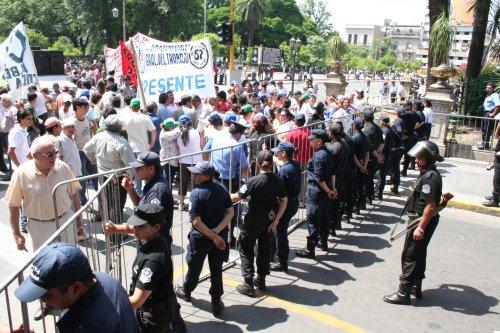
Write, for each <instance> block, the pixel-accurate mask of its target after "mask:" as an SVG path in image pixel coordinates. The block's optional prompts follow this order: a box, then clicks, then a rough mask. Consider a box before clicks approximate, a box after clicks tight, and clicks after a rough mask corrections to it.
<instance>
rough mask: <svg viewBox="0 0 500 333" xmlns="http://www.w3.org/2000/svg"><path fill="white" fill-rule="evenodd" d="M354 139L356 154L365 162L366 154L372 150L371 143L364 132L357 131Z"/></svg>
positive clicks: (353, 136)
mask: <svg viewBox="0 0 500 333" xmlns="http://www.w3.org/2000/svg"><path fill="white" fill-rule="evenodd" d="M352 140H353V141H354V154H355V155H356V157H357V158H358V160H359V161H360V162H362V163H363V162H364V160H365V154H366V153H367V152H369V151H370V145H369V144H368V140H366V137H365V135H364V134H363V133H360V132H357V131H356V132H355V133H354V134H353V135H352Z"/></svg>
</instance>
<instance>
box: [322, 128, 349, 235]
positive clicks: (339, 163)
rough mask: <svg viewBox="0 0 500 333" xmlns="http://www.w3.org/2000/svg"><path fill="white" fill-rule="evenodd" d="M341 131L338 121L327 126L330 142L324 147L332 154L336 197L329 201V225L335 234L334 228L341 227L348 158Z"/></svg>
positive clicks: (331, 233) (331, 231)
mask: <svg viewBox="0 0 500 333" xmlns="http://www.w3.org/2000/svg"><path fill="white" fill-rule="evenodd" d="M341 132H342V126H341V125H339V124H338V123H333V124H331V125H330V127H329V128H328V135H329V137H330V140H331V142H328V143H327V144H326V147H327V148H328V150H329V151H330V153H331V154H332V159H333V174H334V185H333V184H332V187H333V188H336V189H337V194H338V196H337V198H335V199H333V200H332V202H331V209H330V219H331V222H332V223H331V225H330V226H329V227H330V235H332V236H336V233H335V230H340V229H342V226H341V220H342V213H343V211H342V209H341V204H342V197H343V196H344V188H343V185H344V182H343V181H342V178H343V177H344V173H345V169H346V166H347V159H348V158H349V152H348V149H349V148H348V147H347V146H346V144H345V143H343V142H342V140H341V136H340V135H341Z"/></svg>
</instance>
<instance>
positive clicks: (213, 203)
mask: <svg viewBox="0 0 500 333" xmlns="http://www.w3.org/2000/svg"><path fill="white" fill-rule="evenodd" d="M189 205H190V208H189V216H191V218H194V217H195V216H199V217H200V218H201V222H203V223H204V224H205V225H206V226H207V227H208V228H209V229H212V228H215V227H217V226H218V225H219V223H220V221H221V220H222V218H223V217H224V215H225V214H226V209H228V208H229V207H231V206H232V205H233V204H232V202H231V198H230V196H229V192H228V191H227V190H226V189H225V188H224V186H222V185H220V184H219V183H215V182H213V181H208V182H205V183H203V184H201V185H199V186H197V187H195V188H194V189H193V191H192V192H191V195H190V197H189ZM226 233H227V228H225V229H224V230H223V233H221V234H219V235H220V236H221V237H223V236H222V235H223V234H226ZM191 234H192V235H193V236H195V237H205V236H204V235H203V234H202V233H200V232H199V231H198V230H195V229H193V231H192V233H191ZM223 238H224V237H223Z"/></svg>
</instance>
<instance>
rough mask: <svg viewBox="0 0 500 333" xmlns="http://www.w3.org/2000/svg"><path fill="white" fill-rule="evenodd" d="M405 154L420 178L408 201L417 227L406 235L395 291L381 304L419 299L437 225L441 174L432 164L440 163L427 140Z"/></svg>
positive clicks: (436, 151) (432, 146)
mask: <svg viewBox="0 0 500 333" xmlns="http://www.w3.org/2000/svg"><path fill="white" fill-rule="evenodd" d="M408 154H409V155H410V156H411V157H414V158H415V159H416V163H417V165H418V167H419V169H420V175H419V177H418V178H417V180H416V183H415V187H414V190H413V192H412V193H411V196H410V198H409V199H408V200H409V201H408V206H407V207H408V216H409V217H410V220H415V219H417V218H421V220H420V222H419V224H418V226H417V227H416V228H415V229H414V230H413V231H410V232H408V234H407V235H406V240H405V245H404V248H403V253H402V255H401V264H402V274H401V276H400V277H399V279H400V284H399V289H398V291H397V292H395V293H394V294H392V295H389V296H385V297H384V301H385V302H387V303H393V304H406V305H409V304H411V302H410V293H412V294H414V295H415V296H416V297H417V298H422V280H423V279H424V278H425V265H426V257H427V245H429V242H430V240H431V237H432V235H433V233H434V230H435V229H436V227H437V225H438V222H439V214H435V211H436V207H437V205H438V204H439V203H440V200H441V194H442V185H443V184H442V180H441V175H440V174H439V172H438V171H437V169H436V165H435V163H436V162H441V161H443V160H444V159H443V157H441V156H440V155H439V149H438V147H437V145H436V144H435V143H433V142H431V141H421V142H419V143H417V144H416V145H415V146H414V147H413V148H412V149H411V150H410V151H409V152H408Z"/></svg>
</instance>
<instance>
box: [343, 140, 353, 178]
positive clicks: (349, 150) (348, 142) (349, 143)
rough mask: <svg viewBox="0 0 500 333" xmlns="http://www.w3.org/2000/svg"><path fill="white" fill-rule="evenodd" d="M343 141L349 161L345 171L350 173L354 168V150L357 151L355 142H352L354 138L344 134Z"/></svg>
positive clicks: (347, 160)
mask: <svg viewBox="0 0 500 333" xmlns="http://www.w3.org/2000/svg"><path fill="white" fill-rule="evenodd" d="M341 141H342V143H343V144H344V145H345V147H346V155H347V159H346V167H345V171H346V172H348V171H349V169H352V168H354V150H355V145H354V141H353V140H352V138H351V137H349V136H348V135H347V134H345V133H342V137H341Z"/></svg>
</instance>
